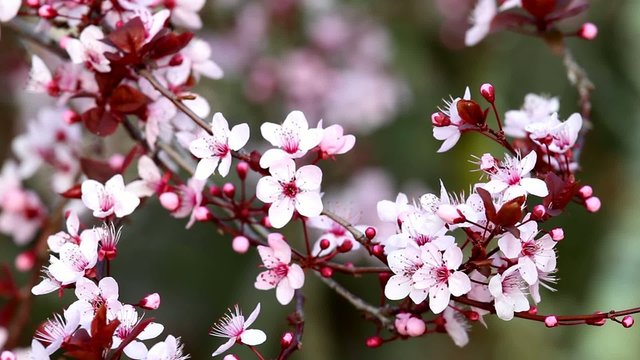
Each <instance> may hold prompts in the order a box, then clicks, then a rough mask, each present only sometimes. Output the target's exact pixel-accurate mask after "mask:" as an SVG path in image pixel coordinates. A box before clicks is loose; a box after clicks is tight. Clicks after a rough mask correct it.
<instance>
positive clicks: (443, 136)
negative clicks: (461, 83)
mask: <svg viewBox="0 0 640 360" xmlns="http://www.w3.org/2000/svg"><path fill="white" fill-rule="evenodd" d="M470 99H471V92H470V91H469V87H467V88H466V89H465V91H464V96H463V97H462V99H461V98H459V97H457V98H455V99H453V98H452V100H451V101H450V102H447V101H445V107H444V108H442V109H441V111H442V113H443V114H445V115H446V116H447V117H448V119H449V125H445V126H434V127H433V137H434V138H436V140H444V142H443V143H442V145H440V148H439V149H438V152H445V151H447V150H449V149H451V148H452V147H454V146H455V144H456V143H458V140H459V139H460V135H461V132H460V126H461V125H462V124H463V120H462V118H461V117H460V115H459V114H458V102H459V101H460V100H470Z"/></svg>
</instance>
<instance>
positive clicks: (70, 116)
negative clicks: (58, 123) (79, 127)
mask: <svg viewBox="0 0 640 360" xmlns="http://www.w3.org/2000/svg"><path fill="white" fill-rule="evenodd" d="M62 118H63V119H64V122H65V123H66V124H68V125H71V124H75V123H77V122H80V121H82V118H81V117H80V115H78V113H76V112H75V111H73V110H70V109H67V110H65V111H64V114H62Z"/></svg>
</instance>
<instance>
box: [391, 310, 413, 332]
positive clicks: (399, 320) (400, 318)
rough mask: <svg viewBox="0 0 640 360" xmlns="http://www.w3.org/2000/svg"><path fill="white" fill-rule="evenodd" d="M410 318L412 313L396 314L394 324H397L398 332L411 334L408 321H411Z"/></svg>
mask: <svg viewBox="0 0 640 360" xmlns="http://www.w3.org/2000/svg"><path fill="white" fill-rule="evenodd" d="M410 318H411V314H409V313H403V312H401V313H398V314H397V315H396V319H395V321H394V322H393V325H394V326H395V328H396V331H397V332H398V334H400V335H403V336H407V335H409V334H407V322H408V321H409V319H410Z"/></svg>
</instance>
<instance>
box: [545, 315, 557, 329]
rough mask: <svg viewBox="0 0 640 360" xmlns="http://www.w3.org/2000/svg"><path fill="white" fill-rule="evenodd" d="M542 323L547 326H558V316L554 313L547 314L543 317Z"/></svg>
mask: <svg viewBox="0 0 640 360" xmlns="http://www.w3.org/2000/svg"><path fill="white" fill-rule="evenodd" d="M544 324H545V326H546V327H548V328H552V327H556V326H558V318H557V317H555V316H554V315H549V316H547V317H545V318H544Z"/></svg>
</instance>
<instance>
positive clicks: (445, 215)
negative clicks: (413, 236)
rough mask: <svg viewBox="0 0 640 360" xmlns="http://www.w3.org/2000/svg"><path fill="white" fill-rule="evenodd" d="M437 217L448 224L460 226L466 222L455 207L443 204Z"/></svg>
mask: <svg viewBox="0 0 640 360" xmlns="http://www.w3.org/2000/svg"><path fill="white" fill-rule="evenodd" d="M436 215H438V217H440V219H442V221H444V222H446V223H447V224H450V225H451V224H460V223H463V222H465V220H466V219H465V217H464V215H462V213H461V212H460V211H459V210H458V209H457V208H456V207H455V206H453V205H450V204H443V205H440V207H438V210H437V211H436Z"/></svg>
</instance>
